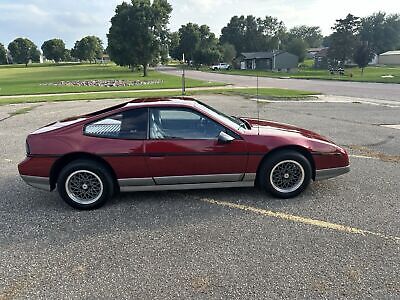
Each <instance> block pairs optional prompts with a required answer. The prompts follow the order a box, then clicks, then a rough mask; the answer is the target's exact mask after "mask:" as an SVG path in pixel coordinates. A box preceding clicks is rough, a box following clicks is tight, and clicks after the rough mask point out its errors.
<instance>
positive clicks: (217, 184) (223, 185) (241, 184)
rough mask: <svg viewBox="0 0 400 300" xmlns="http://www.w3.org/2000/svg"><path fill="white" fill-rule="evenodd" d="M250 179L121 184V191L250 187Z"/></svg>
mask: <svg viewBox="0 0 400 300" xmlns="http://www.w3.org/2000/svg"><path fill="white" fill-rule="evenodd" d="M251 186H254V182H252V181H238V182H215V183H191V184H168V185H167V184H165V185H149V186H121V187H120V191H121V192H144V191H174V190H197V189H199V190H200V189H201V190H202V189H221V188H232V187H251Z"/></svg>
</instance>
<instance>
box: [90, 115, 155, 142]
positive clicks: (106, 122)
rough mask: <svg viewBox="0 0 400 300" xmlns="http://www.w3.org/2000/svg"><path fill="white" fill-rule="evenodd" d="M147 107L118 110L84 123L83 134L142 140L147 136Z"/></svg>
mask: <svg viewBox="0 0 400 300" xmlns="http://www.w3.org/2000/svg"><path fill="white" fill-rule="evenodd" d="M147 124H148V109H147V108H139V109H132V110H126V111H123V112H120V113H118V114H115V115H112V116H109V117H106V118H104V119H101V120H98V121H95V122H93V123H90V124H88V125H86V127H85V129H84V134H86V135H90V136H95V137H103V138H114V139H129V140H144V139H146V138H147Z"/></svg>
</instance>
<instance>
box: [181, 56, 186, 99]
mask: <svg viewBox="0 0 400 300" xmlns="http://www.w3.org/2000/svg"><path fill="white" fill-rule="evenodd" d="M182 61H183V65H182V96H185V93H186V81H185V53H183V54H182Z"/></svg>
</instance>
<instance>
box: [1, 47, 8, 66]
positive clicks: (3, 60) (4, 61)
mask: <svg viewBox="0 0 400 300" xmlns="http://www.w3.org/2000/svg"><path fill="white" fill-rule="evenodd" d="M7 63H8V60H7V51H6V48H4V45H3V44H2V43H0V65H6V64H7Z"/></svg>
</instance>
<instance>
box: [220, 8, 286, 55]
mask: <svg viewBox="0 0 400 300" xmlns="http://www.w3.org/2000/svg"><path fill="white" fill-rule="evenodd" d="M285 35H286V28H285V25H284V24H283V22H281V21H279V20H278V19H277V18H273V17H270V16H266V17H265V18H264V19H261V18H255V17H254V16H252V15H249V16H247V17H244V16H240V17H238V16H234V17H232V18H231V20H230V22H229V23H228V24H227V26H225V27H224V28H222V34H221V37H220V43H221V44H225V43H230V44H232V45H233V46H235V49H236V51H237V52H238V53H242V52H253V51H267V50H274V49H277V48H278V47H279V44H280V42H281V41H282V40H283V39H284V38H285Z"/></svg>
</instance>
